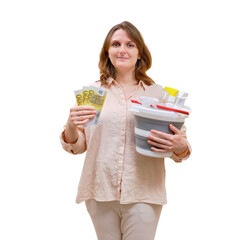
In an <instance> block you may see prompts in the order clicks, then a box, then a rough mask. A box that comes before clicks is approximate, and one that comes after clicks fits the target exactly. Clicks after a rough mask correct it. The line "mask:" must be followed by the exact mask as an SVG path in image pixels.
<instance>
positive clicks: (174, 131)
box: [169, 124, 180, 134]
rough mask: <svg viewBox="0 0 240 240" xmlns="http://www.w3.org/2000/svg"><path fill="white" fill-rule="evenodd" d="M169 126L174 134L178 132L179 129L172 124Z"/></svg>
mask: <svg viewBox="0 0 240 240" xmlns="http://www.w3.org/2000/svg"><path fill="white" fill-rule="evenodd" d="M169 128H170V130H172V131H173V133H174V134H179V133H180V131H179V130H178V129H177V128H176V127H174V126H173V125H172V124H170V125H169Z"/></svg>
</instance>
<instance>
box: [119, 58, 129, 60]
mask: <svg viewBox="0 0 240 240" xmlns="http://www.w3.org/2000/svg"><path fill="white" fill-rule="evenodd" d="M117 59H120V60H126V59H128V58H127V57H117Z"/></svg>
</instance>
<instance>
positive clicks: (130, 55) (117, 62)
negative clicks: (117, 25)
mask: <svg viewBox="0 0 240 240" xmlns="http://www.w3.org/2000/svg"><path fill="white" fill-rule="evenodd" d="M108 54H109V59H110V61H111V64H112V65H113V66H114V67H115V69H116V71H117V72H118V71H131V72H134V69H135V65H136V62H137V60H140V55H139V51H138V48H137V46H136V44H135V43H134V42H133V41H132V40H131V39H130V38H129V36H128V34H127V32H126V31H125V30H123V29H118V30H116V31H115V32H114V33H113V35H112V37H111V40H110V47H109V50H108ZM117 74H118V73H117Z"/></svg>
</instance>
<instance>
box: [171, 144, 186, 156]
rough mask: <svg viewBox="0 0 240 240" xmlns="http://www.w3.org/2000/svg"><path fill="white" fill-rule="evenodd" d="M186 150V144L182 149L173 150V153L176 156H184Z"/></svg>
mask: <svg viewBox="0 0 240 240" xmlns="http://www.w3.org/2000/svg"><path fill="white" fill-rule="evenodd" d="M188 151H189V150H188V146H186V147H185V148H184V149H181V150H176V151H174V154H175V155H176V156H178V157H184V156H186V155H187V153H188Z"/></svg>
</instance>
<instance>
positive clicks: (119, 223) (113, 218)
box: [61, 22, 191, 240]
mask: <svg viewBox="0 0 240 240" xmlns="http://www.w3.org/2000/svg"><path fill="white" fill-rule="evenodd" d="M151 63H152V58H151V54H150V52H149V50H148V48H147V47H146V45H145V43H144V41H143V38H142V37H141V34H140V32H139V31H138V30H137V29H136V27H135V26H133V25H132V24H131V23H129V22H123V23H120V24H118V25H116V26H114V27H113V28H112V29H111V30H110V32H109V33H108V35H107V37H106V39H105V41H104V44H103V47H102V51H101V54H100V61H99V68H100V74H101V75H100V81H96V82H95V83H93V84H92V85H93V86H96V87H101V88H103V89H105V90H107V92H108V93H107V97H106V100H105V103H104V107H103V109H102V113H101V117H100V124H99V125H97V126H93V127H84V126H83V123H86V121H89V119H91V118H93V117H94V116H95V114H96V111H94V109H92V108H91V107H90V106H76V107H73V108H71V109H70V115H69V118H68V121H67V124H66V127H65V130H64V131H63V132H62V134H61V142H62V145H63V147H64V149H65V150H66V151H68V152H70V153H73V154H80V153H83V152H85V151H86V158H85V163H84V167H83V170H82V176H81V180H80V182H79V187H78V194H77V202H78V203H80V202H82V201H85V203H86V207H87V210H88V212H89V214H90V216H91V218H92V221H93V224H94V227H95V230H96V233H97V236H98V239H99V240H107V239H111V240H112V239H114V240H130V239H138V240H153V239H154V236H155V232H156V229H157V224H158V220H159V217H160V214H161V210H162V205H164V204H166V203H167V199H166V189H165V166H164V158H158V159H155V158H153V157H150V156H145V155H141V154H139V153H138V152H136V141H135V133H134V115H133V113H132V112H131V111H129V110H128V109H129V108H130V106H131V100H132V99H138V98H139V97H141V96H148V97H150V96H151V97H156V98H158V100H159V102H164V101H165V100H164V96H165V92H164V90H163V88H162V86H160V85H158V84H156V83H154V81H153V80H152V79H151V78H150V77H148V76H147V74H146V71H147V70H148V69H149V68H150V67H151ZM170 128H171V130H172V131H173V132H174V135H170V134H162V133H161V132H159V131H153V132H151V133H150V134H149V136H148V140H149V141H148V143H149V145H150V146H152V148H151V150H152V151H154V152H155V151H156V152H158V151H162V152H170V153H171V158H172V159H173V160H174V161H175V162H181V161H182V160H183V159H186V158H187V157H189V155H190V150H189V149H191V148H190V147H188V146H189V144H188V142H187V140H186V135H185V131H186V130H185V128H183V129H182V130H181V131H179V130H177V129H175V128H174V126H170ZM152 130H154V129H152ZM146 141H147V140H146ZM146 144H147V143H146Z"/></svg>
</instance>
